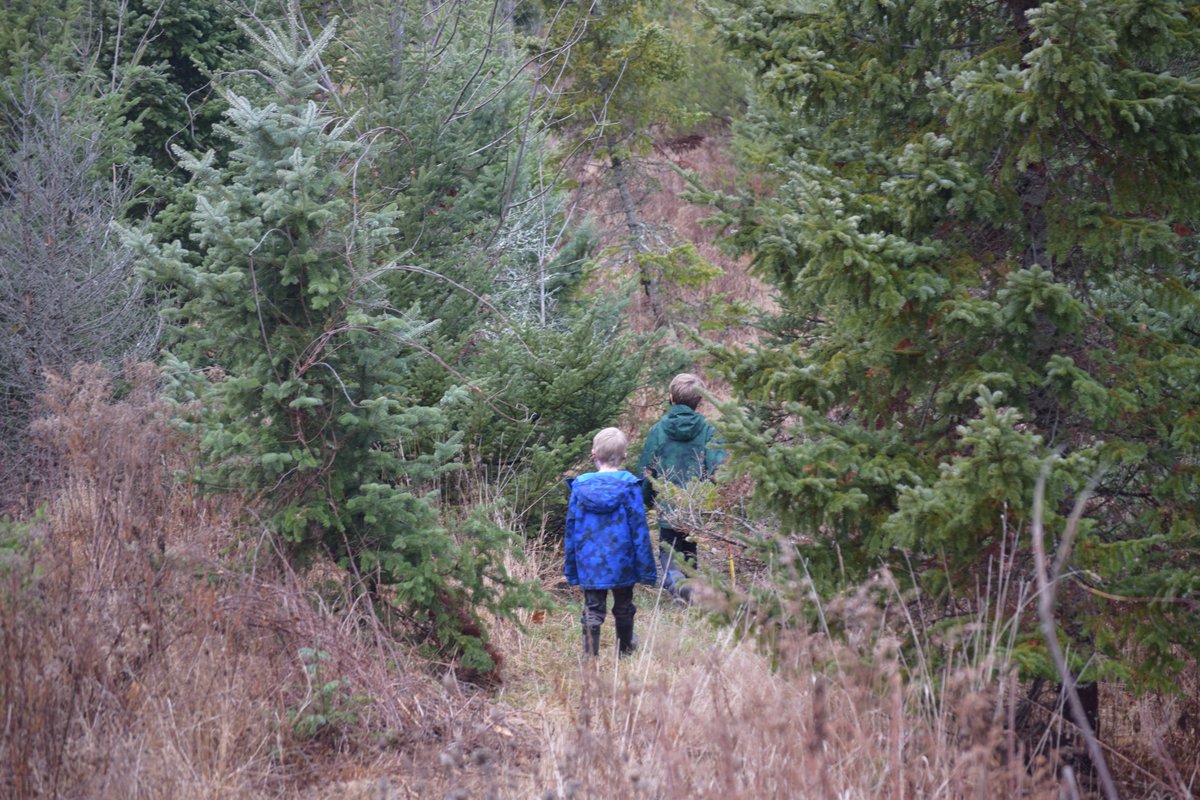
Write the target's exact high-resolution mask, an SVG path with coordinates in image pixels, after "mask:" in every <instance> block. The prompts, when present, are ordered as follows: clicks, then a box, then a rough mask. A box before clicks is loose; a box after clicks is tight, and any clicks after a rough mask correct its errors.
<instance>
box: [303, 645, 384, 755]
mask: <svg viewBox="0 0 1200 800" xmlns="http://www.w3.org/2000/svg"><path fill="white" fill-rule="evenodd" d="M298 654H299V656H300V661H301V662H302V663H303V665H304V674H305V678H306V681H307V687H306V692H305V695H306V696H305V699H304V703H303V704H302V705H300V706H297V707H295V708H289V709H288V710H287V720H288V722H289V723H290V724H291V726H292V733H293V734H295V735H296V736H297V737H298V738H300V739H316V738H318V737H322V736H328V735H333V734H336V733H337V732H338V731H339V730H341V729H343V728H345V727H349V726H351V725H354V724H355V723H356V722H358V712H359V709H361V708H362V707H363V706H365V705H366V704H367V703H368V702H370V697H368V696H366V695H363V694H355V693H354V692H353V690H352V688H351V686H350V681H349V680H346V679H344V678H331V677H330V676H329V674H328V670H327V666H326V665H327V663H328V661H329V653H326V652H325V651H324V650H317V649H314V648H311V647H301V648H300V650H299V653H298Z"/></svg>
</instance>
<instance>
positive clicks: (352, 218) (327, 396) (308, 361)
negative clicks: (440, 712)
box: [127, 18, 520, 670]
mask: <svg viewBox="0 0 1200 800" xmlns="http://www.w3.org/2000/svg"><path fill="white" fill-rule="evenodd" d="M333 31H334V29H333V27H330V28H327V29H326V30H325V31H324V33H322V34H321V36H320V37H319V38H318V39H317V40H316V41H315V42H312V43H307V44H306V43H304V39H303V34H302V32H301V28H300V26H299V24H298V23H297V21H296V20H295V18H293V19H292V22H291V25H290V29H289V30H288V31H287V32H286V33H279V32H277V31H274V30H270V29H268V30H265V31H262V32H261V33H260V32H254V31H251V30H249V29H247V31H246V33H247V35H248V36H250V37H251V38H252V39H254V40H255V41H256V42H257V44H258V45H259V47H260V48H261V50H262V52H263V57H264V62H263V65H262V68H261V71H262V74H263V75H264V78H265V80H266V81H267V82H268V88H269V89H270V92H271V93H272V94H273V99H272V101H271V102H269V103H266V102H261V101H256V100H252V99H250V98H248V97H246V96H243V95H241V94H238V93H236V92H233V91H229V90H226V91H225V100H226V102H227V103H228V106H229V110H228V112H227V114H226V116H227V119H228V122H227V124H225V125H223V126H221V127H220V129H219V130H220V131H221V132H222V133H223V134H224V135H226V136H227V137H228V138H229V141H230V150H229V156H228V158H227V159H226V161H225V162H224V163H220V162H219V161H218V159H217V157H216V156H215V154H214V153H213V152H211V151H210V152H209V153H208V154H206V155H204V156H202V157H199V158H197V157H193V156H190V155H187V154H186V153H183V152H182V151H180V152H179V155H180V157H181V160H182V163H183V164H184V165H185V166H186V167H187V169H188V170H189V171H190V172H191V173H192V176H193V177H192V181H191V184H190V191H191V192H192V193H193V194H194V196H195V198H196V204H195V211H194V212H193V213H192V214H191V215H190V227H191V237H190V238H191V240H192V243H193V244H192V245H191V248H190V249H187V248H185V247H184V245H183V244H182V243H180V242H179V241H174V242H170V243H162V242H154V241H153V240H151V239H150V238H149V237H148V236H145V235H137V234H133V233H128V234H127V236H128V238H129V239H130V240H131V241H134V242H135V243H136V244H137V246H138V247H139V248H140V250H141V252H142V253H143V257H144V262H145V269H146V271H147V272H148V274H150V275H151V276H152V277H153V278H154V279H155V280H157V281H158V282H159V283H160V284H161V285H162V286H163V287H164V288H167V289H169V290H170V291H172V292H174V293H175V295H176V296H177V299H178V302H179V305H178V308H177V309H176V310H174V311H173V312H172V313H171V318H172V319H173V320H174V322H175V323H176V341H175V343H174V347H173V351H174V355H173V357H174V358H176V359H178V360H177V362H176V369H177V370H179V371H178V372H177V373H176V386H175V389H176V391H177V392H178V393H179V394H180V396H181V397H183V398H186V397H189V396H196V397H197V398H198V399H200V400H201V403H202V409H201V411H200V412H199V415H200V416H199V418H198V419H197V420H196V423H197V425H198V429H199V431H200V433H201V446H202V449H203V452H204V454H205V456H206V460H207V462H208V469H207V480H208V481H210V482H211V483H213V484H214V485H216V486H219V487H235V488H240V489H245V490H249V491H251V492H253V493H255V494H257V495H258V497H259V498H260V499H261V502H262V503H263V505H264V506H265V508H266V510H267V511H268V513H269V515H270V519H271V522H272V524H273V526H274V528H275V529H276V530H277V531H278V532H279V533H281V534H282V535H283V536H284V537H285V538H286V539H287V540H288V541H289V542H291V543H292V545H293V550H294V552H295V553H296V554H297V555H298V556H301V557H302V556H303V555H305V554H306V553H309V552H312V551H313V550H314V549H315V548H319V549H321V550H324V551H327V552H330V553H332V554H334V555H336V556H337V557H338V558H339V559H340V560H341V561H342V563H343V564H344V565H345V566H347V567H348V568H350V569H352V570H354V571H356V572H357V573H358V574H359V575H361V576H362V577H363V579H364V581H365V583H366V585H367V586H368V587H369V588H374V587H376V586H378V585H389V586H391V587H392V589H393V590H394V593H395V596H396V597H398V599H399V600H400V602H401V603H402V604H404V605H405V606H406V608H407V609H408V610H409V612H410V613H411V614H412V615H413V616H414V617H415V618H416V619H417V620H418V621H420V622H423V623H425V624H426V625H427V627H428V630H429V632H430V634H431V636H432V637H433V641H435V642H436V643H438V644H439V645H441V646H448V647H449V648H450V649H451V650H452V651H453V652H454V653H456V654H458V655H461V657H462V658H463V660H464V662H468V663H469V664H470V665H471V666H473V667H474V668H476V669H479V670H486V669H489V668H491V667H492V666H493V662H492V657H491V655H490V654H489V653H488V652H487V650H486V649H485V647H484V640H485V638H486V636H485V634H484V633H483V632H482V630H481V629H480V628H479V626H478V619H477V616H476V615H477V613H478V612H477V608H480V609H483V608H491V609H493V610H497V611H503V610H504V609H505V608H506V606H505V602H506V600H505V592H506V591H507V590H509V589H514V590H519V589H520V587H519V586H518V585H517V584H516V582H515V581H513V580H512V579H511V578H510V577H509V576H508V575H507V574H506V572H505V571H504V567H503V559H504V555H505V552H506V551H507V550H508V549H509V545H511V541H510V540H509V539H507V538H506V537H505V536H504V535H503V534H502V533H501V532H498V531H494V530H493V531H489V532H488V535H487V536H486V537H483V538H481V539H480V540H479V541H466V542H462V543H460V542H459V541H457V540H456V539H455V538H454V537H453V536H452V535H451V534H450V533H449V532H448V531H447V530H446V529H445V528H444V527H443V526H442V524H441V521H440V519H439V514H438V510H437V507H436V505H435V503H434V499H435V493H436V489H437V486H438V483H439V481H441V480H442V479H443V478H444V476H445V475H446V474H447V473H448V472H449V471H450V470H452V469H454V466H455V465H454V463H453V462H454V459H455V458H456V457H457V454H458V453H459V448H460V436H459V435H458V434H457V433H456V432H455V431H454V429H453V426H452V424H451V421H450V418H449V417H448V414H447V408H448V407H450V406H452V405H453V404H454V403H455V402H456V401H455V398H456V397H457V395H458V390H453V389H451V390H447V392H446V393H445V394H444V396H443V397H440V398H436V399H435V400H434V401H433V402H424V401H423V400H422V399H421V397H422V395H423V394H424V392H423V391H422V387H420V386H419V385H418V384H416V382H415V381H414V374H417V372H418V370H419V367H420V365H421V364H422V362H423V361H424V359H425V357H426V353H428V352H429V347H428V345H427V344H426V342H427V341H428V339H429V337H430V334H431V332H432V331H434V330H435V329H436V328H437V324H438V323H437V322H436V321H430V320H428V319H426V318H425V317H424V316H423V312H422V309H421V308H420V307H419V306H418V305H416V304H412V305H409V306H407V307H405V308H398V307H397V306H396V305H395V304H394V303H393V301H392V298H391V297H389V295H388V293H387V291H386V290H385V288H384V287H383V285H382V278H383V277H384V276H386V275H387V274H388V271H389V269H390V268H391V266H392V263H393V262H392V261H391V259H392V253H391V251H390V247H391V242H392V239H393V237H394V235H395V234H396V227H395V220H396V215H397V211H396V209H395V207H394V205H378V204H369V203H367V202H366V200H367V198H362V197H359V196H358V195H356V194H354V193H353V192H352V191H351V190H352V188H353V185H354V182H355V180H356V179H357V176H358V174H359V172H360V171H361V170H363V169H365V168H366V167H368V166H369V165H370V161H369V158H368V156H369V153H368V152H367V151H366V150H365V148H364V145H362V144H361V143H360V142H358V141H356V140H355V139H354V138H353V137H352V129H351V120H348V119H344V118H339V117H336V116H334V115H332V114H331V113H330V112H329V109H328V107H327V106H326V105H325V101H326V100H327V98H326V96H325V94H324V91H323V90H322V88H321V86H320V84H319V83H318V76H319V75H320V70H319V68H318V67H317V59H318V56H319V54H320V53H321V51H322V49H323V48H324V47H325V46H326V45H327V44H328V42H329V40H330V38H331V37H332V35H333ZM318 101H321V102H318ZM195 370H203V371H204V373H205V375H206V376H207V378H208V380H203V379H197V376H196V374H195V372H194V371H195ZM517 593H518V595H519V594H520V591H518V592H517Z"/></svg>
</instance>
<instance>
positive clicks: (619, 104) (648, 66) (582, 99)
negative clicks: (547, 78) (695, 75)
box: [543, 0, 684, 156]
mask: <svg viewBox="0 0 1200 800" xmlns="http://www.w3.org/2000/svg"><path fill="white" fill-rule="evenodd" d="M662 5H663V4H662V3H660V2H657V1H656V0H615V2H606V3H603V4H591V3H577V4H576V3H567V4H565V5H564V7H563V9H562V10H561V12H560V13H555V14H553V15H552V16H551V18H552V20H553V24H552V25H551V26H550V28H549V30H548V31H547V34H546V44H547V45H548V47H547V49H546V51H545V52H546V53H548V54H551V57H550V58H549V59H548V61H547V63H546V64H544V65H543V68H544V69H547V70H553V72H554V73H558V79H560V80H561V81H562V82H563V84H564V86H565V87H566V91H563V92H562V93H561V94H560V95H559V97H558V99H557V102H556V104H555V107H554V110H553V113H552V116H551V118H550V120H549V122H550V123H551V124H552V125H554V126H555V127H557V128H558V129H560V130H565V131H569V132H570V136H571V139H572V141H573V142H576V143H591V142H595V143H598V144H599V145H600V146H602V147H603V148H604V150H605V154H606V155H610V156H611V155H618V154H620V153H622V152H624V151H626V150H632V151H635V152H638V151H641V150H643V149H645V147H646V145H647V143H648V138H647V135H648V132H649V128H650V126H651V125H652V124H653V123H655V122H659V121H664V120H668V119H672V118H676V117H678V116H679V115H680V114H681V113H682V111H683V110H682V109H681V108H680V107H679V106H678V105H677V104H676V103H675V102H674V98H673V97H672V96H671V94H670V91H669V89H670V85H671V82H672V81H674V80H676V79H677V78H680V77H682V75H683V63H684V62H683V57H682V50H681V48H680V47H679V42H677V41H676V40H675V38H674V37H673V36H672V34H671V32H670V31H669V30H668V29H667V27H666V26H665V25H664V24H663V23H662V22H661V21H659V20H658V19H656V17H658V16H659V13H658V12H659V11H660V9H661V8H662ZM548 16H549V15H548ZM568 44H569V45H570V46H569V47H566V45H568ZM560 71H561V72H560ZM575 146H578V145H575Z"/></svg>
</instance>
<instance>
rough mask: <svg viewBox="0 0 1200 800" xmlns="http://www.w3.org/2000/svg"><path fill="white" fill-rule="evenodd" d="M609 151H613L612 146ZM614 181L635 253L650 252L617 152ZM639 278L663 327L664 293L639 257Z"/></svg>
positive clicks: (656, 321) (622, 162)
mask: <svg viewBox="0 0 1200 800" xmlns="http://www.w3.org/2000/svg"><path fill="white" fill-rule="evenodd" d="M609 152H612V149H611V148H610V150H609ZM611 164H612V175H613V182H614V183H616V185H617V194H618V195H620V197H621V210H622V211H623V212H624V213H625V227H627V228H628V229H629V238H630V241H631V243H632V245H633V250H634V253H635V254H636V255H638V256H640V255H643V254H645V253H648V252H649V248H648V247H646V241H645V225H644V224H643V223H642V221H641V219H640V218H639V217H638V212H637V206H636V205H635V204H634V202H633V193H632V192H631V191H630V190H629V176H628V174H627V173H626V172H625V162H624V161H622V160H621V157H620V156H618V155H616V154H615V153H614V154H613V155H612V160H611ZM635 258H636V256H635ZM637 262H638V279H639V280H640V281H641V284H642V289H643V290H645V292H646V297H647V299H649V301H650V313H651V315H653V317H654V327H655V328H661V327H662V326H663V325H664V324H666V314H664V313H663V304H662V295H661V293H660V292H659V285H658V276H657V275H655V274H654V272H653V270H652V269H651V268H650V266H649V265H647V264H646V263H645V262H643V260H642V259H640V258H638V259H637Z"/></svg>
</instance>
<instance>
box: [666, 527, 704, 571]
mask: <svg viewBox="0 0 1200 800" xmlns="http://www.w3.org/2000/svg"><path fill="white" fill-rule="evenodd" d="M658 543H659V545H660V546H661V547H663V548H667V547H670V548H671V550H672V551H673V552H675V553H678V554H679V555H681V556H683V563H685V564H687V565H688V566H689V567H691V568H692V569H695V568H696V543H695V542H693V541H692V540H691V539H689V538H687V535H686V534H683V533H680V532H679V531H677V530H674V529H673V528H659V529H658Z"/></svg>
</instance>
